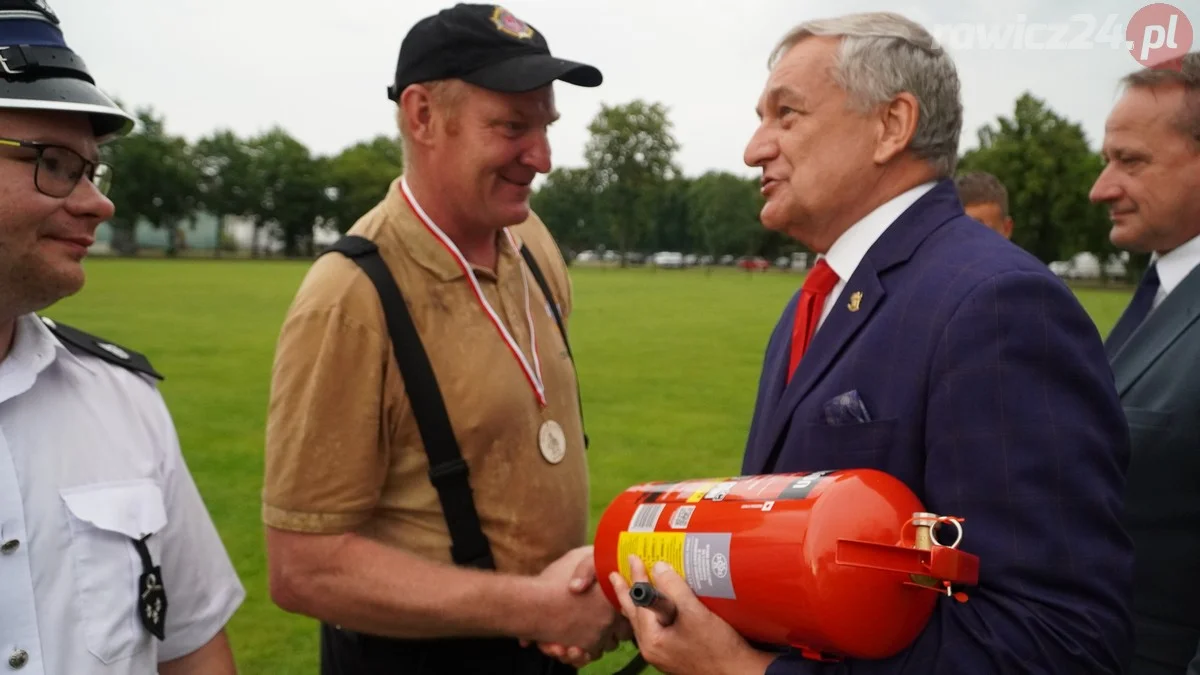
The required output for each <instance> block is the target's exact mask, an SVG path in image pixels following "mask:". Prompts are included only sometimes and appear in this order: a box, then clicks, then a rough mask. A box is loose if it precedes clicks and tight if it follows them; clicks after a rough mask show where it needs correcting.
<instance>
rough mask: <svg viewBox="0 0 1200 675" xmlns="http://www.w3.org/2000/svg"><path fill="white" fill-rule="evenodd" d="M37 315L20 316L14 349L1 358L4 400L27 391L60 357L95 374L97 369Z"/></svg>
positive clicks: (0, 389) (0, 398) (1, 396)
mask: <svg viewBox="0 0 1200 675" xmlns="http://www.w3.org/2000/svg"><path fill="white" fill-rule="evenodd" d="M43 321H49V319H41V318H38V317H37V316H36V315H34V314H24V315H22V316H19V317H17V322H16V330H15V332H14V334H13V344H12V349H11V350H9V352H8V356H6V357H5V358H4V360H2V361H0V401H6V400H8V399H10V398H13V397H15V396H19V395H20V394H23V393H25V392H26V391H28V390H29V389H31V388H32V387H33V383H34V382H35V381H36V380H37V378H38V376H39V375H41V373H42V372H43V371H44V370H46V369H47V368H49V367H50V365H51V364H52V363H54V361H55V360H56V359H62V360H63V362H64V363H70V364H72V365H77V366H79V367H81V368H83V369H84V370H87V371H88V372H91V373H92V374H95V373H96V370H95V368H94V367H93V366H92V365H91V364H89V363H87V361H84V360H83V359H81V358H79V357H78V356H76V355H75V354H74V353H73V352H71V350H69V349H67V347H66V345H64V344H63V343H62V342H60V341H59V339H58V338H57V337H55V335H54V333H52V332H50V329H49V328H47V327H46V325H45V324H44V323H43Z"/></svg>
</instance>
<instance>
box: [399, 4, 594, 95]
mask: <svg viewBox="0 0 1200 675" xmlns="http://www.w3.org/2000/svg"><path fill="white" fill-rule="evenodd" d="M449 78H457V79H461V80H463V81H465V82H469V83H471V84H474V85H476V86H479V87H483V88H484V89H490V90H492V91H500V92H508V93H519V92H525V91H532V90H534V89H538V88H540V87H544V86H546V85H547V84H550V83H551V82H553V81H555V80H562V81H564V82H568V83H570V84H574V85H578V86H581V87H596V86H599V85H600V83H601V82H602V81H603V80H604V78H603V76H602V75H601V74H600V71H599V70H598V69H596V68H595V67H594V66H589V65H587V64H584V63H578V62H575V61H567V60H565V59H560V58H558V57H555V56H552V55H551V54H550V47H549V46H548V45H547V44H546V38H545V36H543V35H542V34H541V32H539V31H538V30H536V29H535V28H534V27H533V26H530V25H529V24H527V23H525V22H524V21H521V20H520V19H518V18H517V17H515V16H513V14H512V12H510V11H508V10H507V9H504V8H503V7H500V6H498V5H475V4H466V3H459V4H457V5H454V6H453V7H451V8H449V9H444V10H442V11H440V12H438V13H437V14H435V15H433V16H429V17H426V18H424V19H421V20H420V21H418V22H417V24H416V25H415V26H413V27H412V29H411V30H410V31H409V32H408V35H406V36H405V37H404V42H403V43H401V45H400V58H399V60H398V62H397V64H396V79H395V80H394V81H393V82H392V84H391V85H390V86H389V87H388V98H389V99H391V100H393V101H395V100H396V99H397V98H399V97H400V94H401V93H402V92H403V91H404V88H405V87H407V86H409V85H410V84H416V83H418V82H428V81H431V80H442V79H449Z"/></svg>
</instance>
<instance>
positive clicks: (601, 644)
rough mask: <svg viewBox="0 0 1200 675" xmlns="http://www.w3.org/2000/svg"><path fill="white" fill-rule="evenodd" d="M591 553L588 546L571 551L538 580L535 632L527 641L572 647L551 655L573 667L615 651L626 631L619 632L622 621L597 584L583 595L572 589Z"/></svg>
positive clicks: (545, 571) (560, 649)
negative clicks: (537, 609) (572, 582)
mask: <svg viewBox="0 0 1200 675" xmlns="http://www.w3.org/2000/svg"><path fill="white" fill-rule="evenodd" d="M592 554H593V553H592V547H591V546H583V547H580V548H577V549H574V550H572V551H570V552H568V553H567V554H566V555H564V556H562V557H561V558H559V559H558V560H556V561H554V562H553V563H551V564H550V566H549V567H547V568H546V569H545V570H544V571H543V572H542V573H541V574H540V575H539V576H538V577H537V583H536V588H537V589H538V590H537V593H538V595H539V598H540V600H539V603H538V604H539V608H540V610H539V611H538V617H537V622H536V623H535V628H536V632H535V633H534V634H533V635H530V636H529V638H528V639H529V641H532V642H536V643H539V645H555V646H563V645H566V646H569V647H571V648H573V649H566V650H564V649H562V648H561V647H559V648H558V649H556V650H554V651H553V652H552V655H554V656H556V657H557V658H559V659H560V660H564V661H568V662H571V663H572V665H576V666H579V665H582V664H584V663H587V662H588V661H591V660H594V659H596V658H599V657H600V655H601V654H603V653H604V652H606V651H609V650H612V649H615V648H616V646H617V644H618V641H619V639H620V637H622V634H623V633H625V632H626V631H623V630H621V628H622V625H623V624H624V623H625V618H624V617H623V616H622V615H621V614H620V612H618V611H617V610H616V609H615V608H614V607H613V606H612V605H611V604H609V602H608V599H607V598H606V597H604V593H603V592H602V591H601V590H600V586H599V585H598V584H591V585H590V587H588V588H586V590H582V592H581V591H575V590H573V589H572V587H571V580H572V579H574V578H577V577H578V576H579V570H580V569H582V568H584V567H586V566H587V561H589V560H590V559H591V557H592ZM543 651H545V650H543ZM559 652H563V653H561V654H560V653H559ZM572 657H574V658H572Z"/></svg>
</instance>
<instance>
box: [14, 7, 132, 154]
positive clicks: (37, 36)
mask: <svg viewBox="0 0 1200 675" xmlns="http://www.w3.org/2000/svg"><path fill="white" fill-rule="evenodd" d="M3 108H8V109H15V110H65V111H69V112H79V113H84V114H86V115H88V116H89V118H90V119H91V121H92V128H93V129H94V130H95V133H96V138H97V140H98V141H99V142H101V143H104V142H107V141H109V140H112V139H114V138H117V137H120V136H123V135H125V134H127V133H129V132H130V131H132V130H133V128H134V126H135V120H134V118H133V116H131V115H130V114H129V113H127V112H125V111H124V110H121V108H120V107H118V106H117V104H116V103H114V102H113V101H112V99H110V98H109V97H108V96H107V95H106V94H105V93H104V92H103V91H101V90H100V88H99V87H97V86H96V80H95V79H94V78H93V77H92V75H91V74H90V73H89V72H88V68H87V65H86V64H85V63H84V62H83V59H82V58H80V56H79V55H78V54H76V53H75V52H74V51H72V50H71V48H70V47H68V46H67V43H66V40H65V39H64V38H63V33H62V29H61V28H59V21H58V16H57V15H56V14H55V13H54V10H52V9H50V5H49V4H47V2H46V0H0V109H3Z"/></svg>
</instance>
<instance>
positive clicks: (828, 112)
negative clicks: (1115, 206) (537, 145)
mask: <svg viewBox="0 0 1200 675" xmlns="http://www.w3.org/2000/svg"><path fill="white" fill-rule="evenodd" d="M843 83H845V87H849V89H847V88H844V85H843ZM961 111H962V108H961V104H960V101H959V84H958V79H957V75H956V72H955V68H954V64H953V63H952V62H951V60H950V58H949V56H948V55H947V54H946V53H945V52H944V51H942V50H940V49H939V48H937V47H936V45H935V44H934V42H933V39H932V37H931V36H930V35H929V33H928V32H926V31H925V30H924V29H922V28H921V27H920V26H918V25H916V24H914V23H912V22H911V21H908V20H906V19H904V18H903V17H899V16H897V15H895V14H890V13H872V14H864V15H852V16H849V17H841V18H838V19H830V20H826V21H818V22H811V23H809V24H805V25H803V26H801V27H800V28H799V29H797V30H796V31H793V32H792V33H791V34H789V35H788V36H787V38H785V40H784V41H783V42H782V44H781V45H780V47H779V49H778V50H777V52H776V57H775V58H773V59H772V67H771V71H770V76H769V78H768V81H767V84H766V87H765V90H764V94H763V96H762V98H761V99H760V102H759V107H758V112H759V115H760V117H761V120H762V122H761V125H760V126H759V128H758V130H757V131H756V133H755V135H754V137H753V138H752V139H751V141H750V143H749V146H748V148H747V150H746V162H747V164H749V165H752V166H756V167H761V169H762V172H763V179H762V182H763V188H762V190H763V194H764V195H765V196H766V204H765V206H764V207H763V209H762V212H761V214H760V218H761V220H762V222H763V223H764V225H765V226H766V227H768V228H770V229H773V230H778V231H782V232H785V233H787V234H788V235H790V236H792V237H793V238H795V239H797V240H799V241H800V242H802V243H803V244H805V245H806V246H807V247H809V248H810V249H811V250H813V251H816V252H818V253H820V254H821V258H820V260H819V261H818V262H817V264H816V267H815V268H814V269H813V270H812V271H811V272H810V273H809V276H808V279H806V281H805V283H804V288H803V290H802V291H801V292H800V293H798V294H797V296H796V297H794V298H793V299H792V300H791V301H790V302H789V303H788V305H787V307H786V309H785V311H784V312H783V316H782V318H781V319H780V321H779V324H778V325H777V327H776V329H775V331H774V333H773V334H772V335H771V338H770V342H769V346H768V347H767V351H766V358H765V362H764V365H763V371H762V377H761V381H760V387H759V392H758V399H757V406H756V410H755V412H754V416H753V420H752V426H751V430H750V435H749V442H748V445H747V448H746V454H745V458H744V461H743V465H742V472H743V474H761V473H772V472H774V473H780V472H799V471H814V470H821V469H847V468H872V469H879V470H882V471H885V472H887V473H889V474H891V475H892V476H895V477H897V478H899V479H900V480H902V481H903V482H904V483H905V484H907V485H908V487H909V488H911V489H912V490H913V492H914V493H915V494H916V495H917V496H918V497H919V498H920V500H921V501H922V503H923V504H924V505H925V506H926V507H927V508H928V510H930V511H933V512H936V513H939V514H945V515H953V516H959V517H962V518H964V519H965V521H964V529H965V538H964V539H963V542H962V544H961V546H960V548H961V549H964V550H966V551H967V552H969V553H972V554H974V555H977V556H978V557H979V560H980V572H979V580H978V585H977V586H976V587H975V588H972V589H968V595H969V600H968V601H967V602H966V603H964V604H960V603H957V602H955V601H954V600H953V599H951V598H947V597H942V598H940V599H939V601H938V602H939V604H938V605H937V608H936V609H935V611H934V614H933V616H932V618H931V619H930V621H929V623H928V624H927V626H926V627H925V629H924V630H923V632H922V633H921V634H920V635H919V636H918V637H917V639H916V640H915V641H914V642H913V643H912V644H911V645H910V646H909V647H908V648H906V649H905V650H904V651H902V652H901V653H900V654H898V655H896V656H894V657H892V658H888V659H883V660H874V661H866V660H856V659H846V660H844V661H842V662H840V663H836V664H828V663H821V662H817V661H812V660H806V659H805V658H803V657H802V656H801V654H799V653H798V652H797V651H796V650H786V651H765V650H759V649H755V648H753V647H752V646H751V645H749V644H747V643H746V641H744V640H742V639H741V638H740V637H739V636H738V635H736V634H735V633H734V632H733V630H732V628H730V627H729V626H728V625H727V624H725V623H724V622H722V621H721V620H720V619H719V618H718V617H717V616H716V615H714V614H712V613H710V612H708V610H707V609H706V608H705V607H704V606H703V605H702V604H701V603H700V602H699V601H698V600H697V598H696V596H695V595H693V594H691V593H690V592H689V589H688V586H687V585H686V583H684V582H683V581H681V580H680V578H679V576H678V575H675V574H674V573H672V572H671V571H670V570H667V569H664V568H661V567H658V566H656V568H655V574H654V582H655V584H657V585H658V586H659V588H660V589H661V590H662V591H663V592H664V593H665V594H667V595H668V596H670V597H671V598H672V599H673V600H675V602H676V604H677V606H678V608H679V618H678V619H677V621H676V622H675V623H674V624H672V625H671V626H669V627H666V628H664V627H662V626H659V625H658V624H657V622H656V621H655V619H654V618H653V615H652V614H651V613H650V612H649V611H648V610H645V609H641V608H637V607H634V606H633V604H632V603H631V602H629V601H628V600H624V598H625V596H626V594H624V593H622V591H623V590H624V588H625V587H624V585H623V583H619V582H620V579H619V578H617V579H614V580H613V583H614V585H616V586H617V587H618V588H617V590H618V597H619V598H622V600H623V602H624V609H623V611H624V612H625V613H626V616H628V617H630V619H631V622H632V624H633V626H634V630H635V632H636V634H637V640H638V645H639V648H640V649H641V650H642V653H643V654H644V655H645V657H646V659H647V661H649V662H650V663H652V664H654V665H655V666H657V667H659V668H660V669H662V670H664V671H667V672H675V673H736V672H745V673H756V674H759V675H761V674H762V673H764V672H765V673H768V674H770V675H777V674H778V675H782V674H785V673H787V674H792V673H796V674H810V673H852V674H853V675H862V674H871V675H874V674H882V673H888V674H904V675H950V674H955V675H958V674H962V675H993V674H997V675H998V674H1001V673H1006V674H1007V673H1047V674H1050V673H1053V674H1055V675H1065V674H1067V673H1071V674H1074V673H1088V674H1091V675H1101V674H1114V673H1123V672H1125V668H1126V667H1127V664H1128V661H1129V654H1130V643H1131V640H1132V620H1131V616H1130V608H1129V604H1130V595H1131V590H1130V586H1131V579H1132V566H1133V559H1132V544H1131V541H1130V538H1129V537H1128V535H1127V534H1126V532H1125V531H1124V529H1123V527H1122V518H1123V510H1122V508H1123V507H1122V504H1123V502H1122V496H1123V491H1124V486H1125V471H1126V465H1127V462H1128V459H1129V438H1128V430H1127V428H1126V425H1125V422H1124V417H1123V415H1122V414H1121V406H1120V401H1119V400H1118V397H1117V394H1116V391H1115V388H1114V386H1113V378H1112V373H1111V371H1110V370H1109V367H1108V361H1107V359H1106V357H1105V354H1104V348H1103V344H1102V342H1101V339H1100V335H1099V333H1098V331H1097V330H1096V327H1095V324H1094V323H1093V322H1092V320H1091V319H1090V318H1089V317H1088V315H1087V314H1086V313H1085V312H1084V310H1083V308H1082V307H1081V306H1080V304H1079V303H1078V301H1077V300H1076V299H1075V297H1074V296H1073V295H1072V293H1071V292H1070V290H1069V289H1067V288H1066V287H1065V286H1064V285H1063V284H1062V283H1061V282H1060V281H1059V280H1058V279H1056V278H1055V277H1054V275H1053V274H1051V273H1050V272H1049V270H1048V269H1047V268H1046V266H1045V265H1044V264H1042V263H1041V262H1039V261H1038V260H1036V259H1034V258H1033V257H1031V256H1030V255H1029V254H1027V253H1025V252H1024V251H1022V250H1021V249H1020V248H1018V247H1016V246H1013V245H1012V244H1010V243H1009V242H1007V241H1005V240H1004V239H1003V238H1002V237H998V236H996V235H995V234H994V233H992V232H989V231H987V230H986V229H985V228H982V227H980V226H979V224H978V223H976V222H974V221H972V220H971V219H970V218H968V217H967V216H966V215H965V214H964V212H963V207H962V204H961V202H960V201H959V199H958V197H957V195H956V194H955V188H954V183H953V181H952V179H951V178H950V177H951V176H953V173H954V167H955V163H956V155H957V150H958V139H959V132H960V127H961V124H962V121H961V120H962V112H961ZM645 576H646V570H645V569H644V568H643V567H642V566H639V565H634V567H633V573H632V574H631V577H633V579H634V580H635V581H638V580H642V579H645ZM733 583H734V584H735V585H736V583H737V580H736V579H734V580H733Z"/></svg>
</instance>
